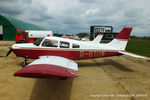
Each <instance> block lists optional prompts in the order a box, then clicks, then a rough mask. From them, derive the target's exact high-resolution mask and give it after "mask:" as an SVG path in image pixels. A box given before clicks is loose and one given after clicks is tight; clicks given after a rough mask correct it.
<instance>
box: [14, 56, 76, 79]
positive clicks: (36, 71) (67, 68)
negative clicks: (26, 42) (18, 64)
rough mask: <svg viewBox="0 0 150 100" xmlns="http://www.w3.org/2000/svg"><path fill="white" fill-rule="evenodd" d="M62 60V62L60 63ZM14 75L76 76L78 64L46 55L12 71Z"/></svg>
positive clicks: (38, 76)
mask: <svg viewBox="0 0 150 100" xmlns="http://www.w3.org/2000/svg"><path fill="white" fill-rule="evenodd" d="M62 62H63V63H62ZM14 76H21V77H32V78H51V77H73V78H74V77H78V66H77V63H75V62H74V61H72V60H69V59H66V58H63V57H57V56H47V57H41V58H40V59H37V60H35V61H34V62H32V63H31V64H29V65H27V66H26V67H24V68H22V69H21V70H19V71H17V72H15V73H14Z"/></svg>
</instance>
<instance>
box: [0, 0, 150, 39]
mask: <svg viewBox="0 0 150 100" xmlns="http://www.w3.org/2000/svg"><path fill="white" fill-rule="evenodd" d="M149 5H150V0H0V14H3V15H8V16H11V17H15V18H17V19H20V20H23V21H26V22H29V23H32V24H36V25H38V26H42V27H45V28H47V29H50V30H58V31H59V33H70V34H75V33H79V32H90V26H91V25H109V26H113V27H114V31H115V32H119V31H120V30H121V29H122V28H123V27H124V26H125V25H126V26H131V27H133V31H132V35H137V36H150V32H149V29H150V6H149Z"/></svg>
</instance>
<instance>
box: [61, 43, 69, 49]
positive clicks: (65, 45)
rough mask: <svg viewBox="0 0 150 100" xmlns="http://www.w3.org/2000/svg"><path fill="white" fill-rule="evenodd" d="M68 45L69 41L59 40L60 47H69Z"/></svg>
mask: <svg viewBox="0 0 150 100" xmlns="http://www.w3.org/2000/svg"><path fill="white" fill-rule="evenodd" d="M69 46H70V43H69V42H64V41H60V48H69Z"/></svg>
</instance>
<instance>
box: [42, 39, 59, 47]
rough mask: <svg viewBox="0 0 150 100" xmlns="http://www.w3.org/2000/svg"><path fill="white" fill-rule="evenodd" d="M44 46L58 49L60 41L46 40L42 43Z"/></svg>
mask: <svg viewBox="0 0 150 100" xmlns="http://www.w3.org/2000/svg"><path fill="white" fill-rule="evenodd" d="M42 46H44V47H58V41H57V40H50V39H45V40H44V41H43V43H42Z"/></svg>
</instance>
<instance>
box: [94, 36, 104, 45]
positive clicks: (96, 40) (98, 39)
mask: <svg viewBox="0 0 150 100" xmlns="http://www.w3.org/2000/svg"><path fill="white" fill-rule="evenodd" d="M103 35H104V34H98V36H97V37H96V38H95V39H94V40H93V41H92V42H93V43H97V44H99V43H100V41H101V40H102V38H103Z"/></svg>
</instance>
